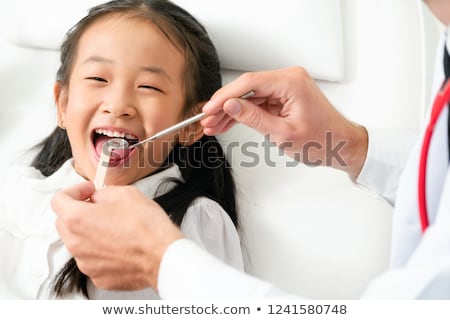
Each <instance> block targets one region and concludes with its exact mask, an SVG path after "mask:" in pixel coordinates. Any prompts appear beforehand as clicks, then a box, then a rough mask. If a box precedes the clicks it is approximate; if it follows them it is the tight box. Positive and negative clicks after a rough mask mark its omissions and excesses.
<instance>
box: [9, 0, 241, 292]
mask: <svg viewBox="0 0 450 320" xmlns="http://www.w3.org/2000/svg"><path fill="white" fill-rule="evenodd" d="M220 86H221V77H220V73H219V61H218V57H217V54H216V51H215V48H214V46H213V44H212V43H211V41H210V39H209V37H208V35H207V33H206V31H205V29H204V28H203V27H202V26H201V25H200V24H199V23H198V22H197V21H196V20H195V18H193V17H192V16H191V15H190V14H189V13H187V12H186V11H185V10H183V9H181V8H179V7H178V6H176V5H174V4H172V3H171V2H168V1H165V0H116V1H111V2H108V3H105V4H103V5H99V6H97V7H94V8H92V9H91V10H90V12H89V14H88V15H87V16H86V17H85V18H83V19H82V20H81V21H79V23H78V24H77V25H75V26H74V27H73V28H72V29H71V30H70V31H69V32H68V34H67V35H66V39H65V41H64V43H63V44H62V47H61V66H60V68H59V70H58V72H57V81H56V84H55V88H54V95H55V102H56V106H57V113H58V127H57V128H56V129H55V130H54V131H53V133H52V134H51V135H50V136H49V137H48V138H46V139H45V140H44V141H43V142H42V143H41V144H40V145H39V151H38V153H37V156H36V157H35V159H34V160H33V162H32V168H28V169H26V170H25V171H24V170H23V168H22V169H18V170H11V171H10V172H9V177H7V179H5V181H4V183H3V189H4V190H0V191H1V192H2V194H3V195H4V197H3V200H6V199H9V197H10V196H12V195H14V194H21V195H24V197H25V199H26V201H22V202H20V203H17V202H15V203H12V201H10V202H9V203H8V202H6V201H2V202H3V203H1V210H0V250H1V254H2V257H3V259H2V260H3V261H4V262H3V263H2V264H1V266H0V271H1V272H0V295H1V296H3V297H9V298H27V299H30V298H52V297H56V298H90V299H115V298H120V299H149V298H157V295H156V293H155V292H153V291H152V289H150V288H149V289H144V290H140V291H105V290H101V289H99V288H97V287H95V285H94V284H93V283H92V282H90V281H89V279H88V278H87V277H86V276H85V275H84V274H82V273H81V272H80V271H79V269H78V267H77V265H76V263H75V261H74V259H73V258H71V257H70V254H69V253H68V251H67V250H66V248H65V246H64V244H63V243H62V242H61V241H60V239H59V236H58V233H57V232H56V229H55V226H54V220H55V216H54V214H53V212H52V211H51V208H50V199H51V197H52V195H53V194H54V192H55V191H57V190H58V189H61V188H64V187H67V186H70V185H73V184H75V183H77V182H81V181H83V180H84V179H87V180H91V181H92V180H93V179H94V176H95V172H96V168H97V164H98V161H99V158H100V154H101V150H102V147H103V145H104V143H106V142H107V141H108V140H109V139H112V138H117V137H118V138H122V139H126V140H128V141H129V142H130V143H133V142H135V141H138V140H142V139H145V138H146V137H149V136H151V135H152V134H154V133H156V132H158V131H159V130H161V129H164V128H165V127H168V126H170V125H172V124H174V123H176V122H178V121H180V120H182V119H184V118H186V117H189V116H192V115H194V114H196V113H198V112H200V110H201V107H202V104H203V103H204V102H205V101H207V100H208V99H209V98H210V96H211V95H212V94H213V93H214V92H215V91H216V90H217V89H218V88H220ZM106 184H109V185H113V184H120V185H125V184H133V186H134V187H136V188H138V189H139V190H141V191H142V192H144V193H145V194H146V195H148V196H149V197H152V198H153V197H155V200H156V201H157V202H158V203H159V204H160V205H161V206H162V207H163V209H164V210H165V211H166V212H167V213H168V214H169V215H170V217H171V218H172V220H173V221H174V222H175V223H177V224H178V225H179V226H180V227H181V229H182V231H183V232H184V233H185V234H186V235H187V236H188V237H190V238H191V239H193V240H194V241H196V242H197V243H199V244H200V245H201V246H203V247H204V248H206V249H207V250H209V251H210V252H211V253H212V254H214V255H216V256H218V257H220V258H221V259H223V260H224V261H225V262H227V263H229V264H231V265H233V266H235V267H238V268H241V269H242V256H241V251H240V243H239V238H238V234H237V231H236V227H237V224H238V218H237V212H236V204H235V198H234V183H233V179H232V176H231V173H230V169H229V166H228V163H227V161H226V160H225V158H224V154H223V151H222V149H221V147H220V145H219V144H218V142H217V140H216V139H215V138H214V137H208V136H204V135H203V133H202V128H201V127H200V125H199V124H193V125H191V126H190V127H189V128H188V129H185V130H181V131H180V132H179V133H177V134H172V135H168V136H166V137H164V138H162V139H159V140H157V141H154V143H151V144H146V145H144V146H143V147H142V148H140V149H133V151H130V152H114V155H113V157H112V160H111V163H110V167H109V168H108V174H107V178H106ZM98 223H102V222H101V221H99V222H98ZM123 223H124V224H126V221H124V222H123ZM101 236H102V235H101V234H99V235H98V237H101ZM129 236H130V237H133V230H130V234H129ZM106 254H107V253H105V255H106ZM132 257H133V253H132V252H130V256H129V257H123V258H124V259H132ZM5 262H7V263H5Z"/></svg>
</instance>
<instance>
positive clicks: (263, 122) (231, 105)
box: [223, 99, 279, 134]
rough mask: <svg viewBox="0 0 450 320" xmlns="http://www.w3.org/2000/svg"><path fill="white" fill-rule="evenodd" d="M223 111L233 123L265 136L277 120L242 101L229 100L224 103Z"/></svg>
mask: <svg viewBox="0 0 450 320" xmlns="http://www.w3.org/2000/svg"><path fill="white" fill-rule="evenodd" d="M223 108H224V111H225V112H226V113H228V114H229V115H230V117H232V118H233V119H234V120H235V121H237V122H240V123H242V124H244V125H246V126H249V127H250V128H253V129H255V130H257V131H258V132H260V133H262V134H266V133H267V132H269V131H271V129H273V128H274V127H276V125H277V122H279V118H278V117H276V116H273V115H272V114H270V113H269V112H267V111H266V110H264V109H263V108H260V107H259V106H257V105H254V104H253V103H251V102H249V101H246V100H243V99H230V100H228V101H227V102H225V104H224V106H223Z"/></svg>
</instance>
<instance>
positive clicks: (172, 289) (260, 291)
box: [158, 239, 294, 299]
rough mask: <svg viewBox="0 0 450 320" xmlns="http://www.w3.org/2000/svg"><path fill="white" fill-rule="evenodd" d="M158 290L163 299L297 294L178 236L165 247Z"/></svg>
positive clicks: (239, 297) (234, 297)
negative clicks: (231, 265)
mask: <svg viewBox="0 0 450 320" xmlns="http://www.w3.org/2000/svg"><path fill="white" fill-rule="evenodd" d="M158 292H159V295H160V296H161V297H162V298H163V299H260V298H272V299H276V298H283V299H289V298H294V297H293V296H290V295H289V294H287V293H283V292H282V291H280V290H278V289H277V288H275V287H274V286H273V285H271V284H270V283H268V282H265V281H262V280H259V279H257V278H255V277H252V276H250V275H248V274H245V273H244V272H242V271H239V270H237V269H235V268H232V267H230V266H228V265H226V264H224V263H223V262H221V261H220V260H218V259H217V258H215V257H213V256H212V255H210V254H208V253H207V252H206V251H205V250H203V249H202V248H200V247H199V246H198V245H196V244H195V243H193V242H192V241H190V240H188V239H180V240H177V241H175V242H174V243H172V244H171V245H170V246H169V248H168V249H167V250H166V252H165V254H164V256H163V259H162V261H161V265H160V268H159V275H158Z"/></svg>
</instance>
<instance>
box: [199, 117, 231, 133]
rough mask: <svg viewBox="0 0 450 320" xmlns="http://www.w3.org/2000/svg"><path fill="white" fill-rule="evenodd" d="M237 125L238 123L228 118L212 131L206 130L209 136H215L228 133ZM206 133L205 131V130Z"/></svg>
mask: <svg viewBox="0 0 450 320" xmlns="http://www.w3.org/2000/svg"><path fill="white" fill-rule="evenodd" d="M235 123H236V121H235V120H234V119H233V118H231V117H230V116H227V117H226V118H224V119H222V121H221V122H220V123H218V124H217V125H216V126H215V127H214V128H212V129H211V130H206V132H207V133H205V134H207V135H210V136H213V135H217V134H221V133H225V132H227V131H228V130H229V129H231V127H233V125H234V124H235ZM204 132H205V130H204Z"/></svg>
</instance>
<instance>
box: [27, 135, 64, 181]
mask: <svg viewBox="0 0 450 320" xmlns="http://www.w3.org/2000/svg"><path fill="white" fill-rule="evenodd" d="M34 148H35V149H38V150H39V151H38V153H37V154H36V156H35V157H34V159H33V161H32V162H31V166H32V167H34V168H36V169H37V170H39V171H40V172H41V173H42V174H43V175H44V176H46V177H48V176H50V175H52V174H53V173H55V172H56V171H57V170H58V169H59V168H60V167H61V166H62V165H63V164H64V162H66V161H67V160H68V159H70V158H72V149H71V148H70V142H69V138H68V136H67V132H66V130H64V129H62V128H60V127H56V128H55V129H54V130H53V132H52V133H51V134H50V135H49V136H48V137H47V138H45V139H44V140H43V141H42V142H41V143H39V144H38V145H37V146H35V147H34Z"/></svg>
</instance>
